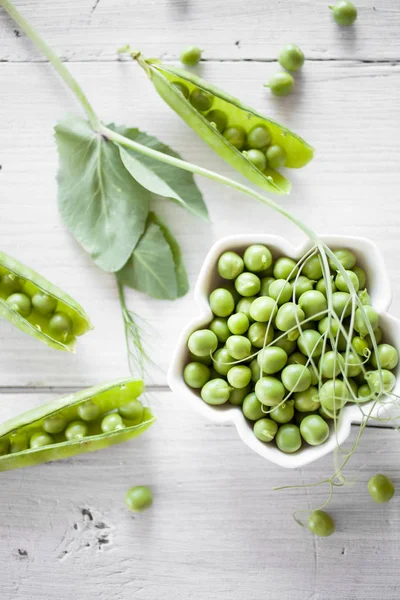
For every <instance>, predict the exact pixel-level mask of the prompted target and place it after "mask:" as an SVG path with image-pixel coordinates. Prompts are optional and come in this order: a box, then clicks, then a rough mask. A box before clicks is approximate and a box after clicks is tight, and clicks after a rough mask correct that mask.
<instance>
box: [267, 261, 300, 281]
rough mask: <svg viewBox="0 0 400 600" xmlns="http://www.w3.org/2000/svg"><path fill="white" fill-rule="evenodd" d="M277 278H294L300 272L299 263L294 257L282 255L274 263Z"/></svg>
mask: <svg viewBox="0 0 400 600" xmlns="http://www.w3.org/2000/svg"><path fill="white" fill-rule="evenodd" d="M273 273H274V277H275V279H293V278H294V277H296V275H297V273H298V268H297V263H296V262H295V261H294V260H293V259H292V258H287V257H286V256H281V257H280V258H278V260H277V261H276V262H275V265H274V271H273Z"/></svg>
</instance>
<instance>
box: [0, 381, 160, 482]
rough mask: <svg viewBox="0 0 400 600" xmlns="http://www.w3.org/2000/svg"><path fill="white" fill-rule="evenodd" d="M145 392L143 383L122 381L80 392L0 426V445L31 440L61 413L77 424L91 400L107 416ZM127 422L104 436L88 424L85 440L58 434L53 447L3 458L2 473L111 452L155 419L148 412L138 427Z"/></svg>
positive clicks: (145, 410) (146, 409) (146, 410)
mask: <svg viewBox="0 0 400 600" xmlns="http://www.w3.org/2000/svg"><path fill="white" fill-rule="evenodd" d="M142 391H143V382H142V381H133V380H130V379H121V380H117V381H113V382H108V383H103V384H101V385H97V386H94V387H91V388H88V389H86V390H81V391H79V392H76V393H75V394H71V395H69V396H66V397H64V398H59V399H57V400H54V401H53V402H50V403H49V404H44V405H43V406H40V407H38V408H35V409H33V410H29V411H27V412H25V413H23V414H21V415H18V416H17V417H14V418H12V419H10V420H9V421H6V422H5V423H2V424H1V425H0V445H1V444H2V443H3V442H5V441H8V440H9V439H13V438H14V439H17V438H18V437H20V436H26V437H27V438H28V437H31V436H32V434H33V433H36V432H38V431H39V430H40V427H41V424H42V423H43V421H44V419H46V418H48V417H50V416H54V415H56V414H58V413H61V414H62V415H63V416H64V417H66V420H67V421H68V422H71V421H73V420H76V414H77V412H76V411H77V407H78V405H79V404H82V403H84V402H87V401H88V400H93V401H95V402H96V403H97V404H99V406H100V408H101V410H102V413H103V414H104V413H107V412H109V411H112V410H114V409H116V408H118V407H119V406H121V404H124V402H127V401H128V400H132V399H134V398H137V397H138V396H139V395H140V394H141V392H142ZM124 421H125V427H124V429H118V430H116V431H112V432H110V433H102V432H101V430H100V427H99V425H98V424H97V426H96V425H94V424H92V423H87V425H88V427H89V433H88V436H87V437H85V438H82V439H79V440H71V441H63V440H64V436H63V434H55V435H54V436H53V437H54V440H55V443H54V444H52V445H50V446H46V447H42V448H31V449H28V450H22V451H21V452H16V453H15V454H6V455H3V456H0V471H8V470H10V469H18V468H22V467H30V466H33V465H37V464H40V463H44V462H48V461H53V460H59V459H62V458H68V457H70V456H75V455H77V454H82V453H84V452H93V451H95V450H101V449H103V448H108V447H109V446H112V445H114V444H119V443H121V442H125V441H126V440H129V439H131V438H134V437H137V436H139V435H140V434H141V433H143V432H144V431H146V430H147V429H148V428H149V427H150V425H152V423H153V422H154V421H155V418H154V416H153V415H152V413H151V411H150V409H148V408H145V409H144V414H143V421H142V422H141V423H140V424H139V425H130V423H129V420H128V419H124Z"/></svg>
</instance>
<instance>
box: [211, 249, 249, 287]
mask: <svg viewBox="0 0 400 600" xmlns="http://www.w3.org/2000/svg"><path fill="white" fill-rule="evenodd" d="M217 268H218V273H219V275H220V276H221V277H222V278H223V279H229V280H232V279H236V277H237V276H238V275H240V273H241V272H242V271H243V269H244V262H243V259H242V257H241V256H239V254H236V252H230V251H228V252H224V253H223V254H221V256H220V257H219V259H218V267H217Z"/></svg>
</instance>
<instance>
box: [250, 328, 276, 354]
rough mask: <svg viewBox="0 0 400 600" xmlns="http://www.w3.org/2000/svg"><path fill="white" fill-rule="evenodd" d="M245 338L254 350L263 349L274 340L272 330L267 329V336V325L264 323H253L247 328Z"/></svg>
mask: <svg viewBox="0 0 400 600" xmlns="http://www.w3.org/2000/svg"><path fill="white" fill-rule="evenodd" d="M247 337H248V338H249V340H250V342H251V343H252V345H253V346H255V347H256V348H263V347H264V346H266V345H267V344H269V343H270V342H272V340H273V339H274V328H273V327H271V326H270V327H269V329H268V334H267V325H266V324H265V323H253V324H252V325H250V327H249V331H248V332H247Z"/></svg>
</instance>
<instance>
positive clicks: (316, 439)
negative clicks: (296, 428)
mask: <svg viewBox="0 0 400 600" xmlns="http://www.w3.org/2000/svg"><path fill="white" fill-rule="evenodd" d="M300 433H301V436H302V438H303V440H305V441H306V442H307V444H309V445H310V446H319V445H320V444H323V443H324V442H326V440H327V439H328V437H329V425H328V423H327V422H326V421H324V419H323V418H322V417H320V416H319V415H309V416H308V417H306V418H305V419H303V420H302V422H301V423H300Z"/></svg>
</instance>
